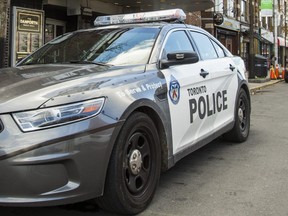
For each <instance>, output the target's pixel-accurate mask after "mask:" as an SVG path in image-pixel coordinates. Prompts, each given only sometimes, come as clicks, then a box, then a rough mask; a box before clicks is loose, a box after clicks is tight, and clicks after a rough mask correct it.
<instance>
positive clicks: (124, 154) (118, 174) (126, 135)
mask: <svg viewBox="0 0 288 216" xmlns="http://www.w3.org/2000/svg"><path fill="white" fill-rule="evenodd" d="M160 169H161V149H160V142H159V137H158V134H157V129H156V127H155V124H154V123H153V121H152V120H151V119H150V118H149V117H148V116H147V115H146V114H144V113H140V112H136V113H134V114H132V115H131V116H130V117H129V118H128V119H127V121H126V122H125V124H124V126H123V128H122V130H121V132H120V135H119V137H118V139H117V142H116V144H115V147H114V149H113V152H112V155H111V160H110V163H109V168H108V172H107V177H106V184H105V191H104V195H103V197H100V198H98V199H97V202H98V205H99V206H100V207H102V208H104V209H106V210H108V211H112V212H116V213H120V214H136V213H139V212H141V211H143V210H144V209H145V208H146V207H147V206H148V204H149V203H150V202H151V200H152V198H153V195H154V193H155V190H156V187H157V184H158V180H159V177H160Z"/></svg>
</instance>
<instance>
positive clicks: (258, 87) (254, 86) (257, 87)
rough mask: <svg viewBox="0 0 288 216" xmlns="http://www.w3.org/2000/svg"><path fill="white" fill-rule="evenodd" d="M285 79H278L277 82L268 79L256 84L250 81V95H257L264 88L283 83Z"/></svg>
mask: <svg viewBox="0 0 288 216" xmlns="http://www.w3.org/2000/svg"><path fill="white" fill-rule="evenodd" d="M283 81H284V80H283V79H277V80H270V79H266V80H265V81H263V82H255V81H254V80H253V81H249V89H250V93H251V94H255V93H256V92H257V91H258V90H261V89H263V88H266V87H268V86H271V85H274V84H276V83H279V82H283Z"/></svg>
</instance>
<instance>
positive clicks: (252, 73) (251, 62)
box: [249, 0, 275, 79]
mask: <svg viewBox="0 0 288 216" xmlns="http://www.w3.org/2000/svg"><path fill="white" fill-rule="evenodd" d="M274 1H275V0H274ZM253 3H254V1H252V0H249V15H250V16H249V22H250V25H249V27H250V28H249V37H250V45H249V79H254V78H255V71H254V6H253Z"/></svg>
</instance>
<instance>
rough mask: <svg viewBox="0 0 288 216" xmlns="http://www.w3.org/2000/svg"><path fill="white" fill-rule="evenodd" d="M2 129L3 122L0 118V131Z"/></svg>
mask: <svg viewBox="0 0 288 216" xmlns="http://www.w3.org/2000/svg"><path fill="white" fill-rule="evenodd" d="M3 130H4V125H3V123H2V121H1V119H0V133H1V132H2V131H3Z"/></svg>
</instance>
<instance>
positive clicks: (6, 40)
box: [0, 0, 229, 67]
mask: <svg viewBox="0 0 288 216" xmlns="http://www.w3.org/2000/svg"><path fill="white" fill-rule="evenodd" d="M200 3H201V4H200ZM213 4H214V1H212V0H211V1H210V0H207V1H204V2H203V1H199V0H191V1H190V2H189V3H188V2H187V1H185V0H179V1H177V2H175V3H173V5H172V4H170V3H169V2H166V1H161V2H160V3H159V2H155V1H153V0H149V1H145V2H144V1H135V2H133V1H130V0H120V1H117V2H115V1H112V0H9V1H7V0H4V2H2V3H1V4H0V6H1V7H0V13H3V14H5V15H6V17H7V20H6V19H5V25H6V26H7V29H6V28H5V29H4V28H2V29H4V30H5V32H4V33H3V36H2V35H1V37H0V42H1V43H0V53H1V59H0V60H1V61H0V67H7V66H11V65H15V64H16V63H17V61H19V60H20V59H21V58H23V57H25V56H26V55H28V54H30V53H31V52H33V51H34V50H36V49H37V48H39V47H40V46H42V45H43V44H45V43H47V42H48V41H50V40H52V39H53V38H55V37H57V36H59V35H61V34H63V33H65V32H71V31H74V30H77V29H85V28H90V27H93V21H94V20H95V18H96V17H97V16H99V15H104V14H121V13H129V12H135V11H147V10H160V9H169V8H171V7H172V8H175V7H180V8H183V9H184V10H186V11H193V10H204V9H207V8H211V7H212V6H213ZM2 7H3V8H4V9H2ZM3 20H4V19H3ZM0 21H1V20H0ZM0 24H1V23H0ZM1 26H2V24H1ZM227 43H228V44H229V40H228V42H227Z"/></svg>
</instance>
